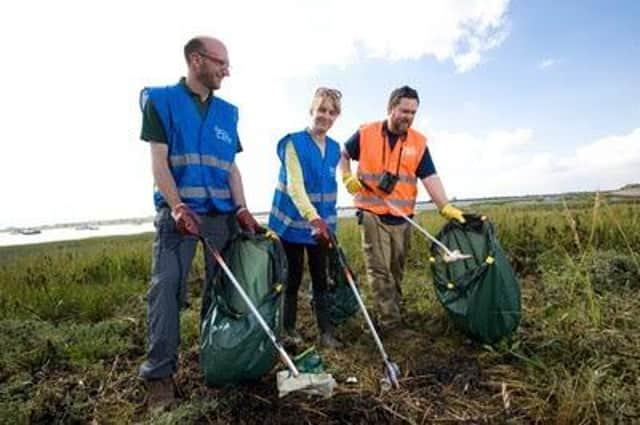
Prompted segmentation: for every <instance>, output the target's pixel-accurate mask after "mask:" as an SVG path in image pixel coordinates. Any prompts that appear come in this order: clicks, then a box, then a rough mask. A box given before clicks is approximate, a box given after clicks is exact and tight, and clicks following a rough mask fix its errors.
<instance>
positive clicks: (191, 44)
mask: <svg viewBox="0 0 640 425" xmlns="http://www.w3.org/2000/svg"><path fill="white" fill-rule="evenodd" d="M203 50H205V48H204V43H203V42H202V39H201V38H200V37H194V38H192V39H191V40H189V41H187V44H185V45H184V60H186V61H187V63H189V56H191V54H192V53H198V52H201V51H203Z"/></svg>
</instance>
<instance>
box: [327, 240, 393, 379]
mask: <svg viewBox="0 0 640 425" xmlns="http://www.w3.org/2000/svg"><path fill="white" fill-rule="evenodd" d="M330 236H331V243H332V244H333V245H334V246H335V247H336V251H337V252H338V260H339V262H340V266H341V267H342V269H343V270H344V273H345V275H346V276H347V281H348V282H349V286H350V287H351V290H352V291H353V294H354V295H355V296H356V299H357V300H358V304H359V305H360V310H361V311H362V314H363V315H364V318H365V320H366V322H367V325H368V326H369V329H370V330H371V334H372V335H373V339H374V341H375V342H376V345H377V346H378V351H380V355H381V356H382V362H383V367H384V378H383V379H382V380H381V381H382V384H383V386H386V387H393V388H400V382H399V381H398V378H399V376H400V367H398V365H397V364H396V363H394V362H393V361H392V360H391V358H390V357H389V355H388V354H387V352H386V351H385V349H384V346H383V345H382V341H381V340H380V337H379V336H378V332H376V328H375V326H373V322H372V321H371V318H370V317H369V313H368V312H367V308H366V307H365V306H364V303H363V302H362V297H360V292H359V291H358V288H357V287H356V284H355V279H354V278H353V273H352V272H351V269H350V268H349V266H348V265H347V261H346V259H345V258H344V254H343V253H342V251H341V250H339V249H337V248H338V241H337V239H336V237H335V235H334V234H333V233H330Z"/></svg>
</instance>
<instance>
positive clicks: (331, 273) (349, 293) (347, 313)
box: [327, 245, 360, 326]
mask: <svg viewBox="0 0 640 425" xmlns="http://www.w3.org/2000/svg"><path fill="white" fill-rule="evenodd" d="M340 258H342V260H343V262H344V264H345V265H346V266H347V267H348V265H347V258H346V256H345V255H344V251H343V250H342V248H340V247H339V246H337V245H334V246H332V247H331V248H330V249H329V257H328V261H327V263H328V265H327V266H328V269H329V270H328V274H327V276H328V278H329V285H328V286H329V289H328V297H329V320H330V321H331V323H332V324H333V325H334V326H340V325H342V324H343V323H344V322H346V321H347V319H349V318H350V317H351V316H353V315H354V314H356V312H357V311H358V310H359V308H360V306H359V305H358V299H357V298H356V296H355V294H354V293H353V290H352V289H351V285H349V281H348V280H347V276H346V275H345V273H344V269H343V267H342V265H341V263H340ZM351 275H352V276H353V279H354V281H355V282H354V283H355V284H356V286H357V285H358V283H357V278H356V276H355V274H354V273H353V272H351Z"/></svg>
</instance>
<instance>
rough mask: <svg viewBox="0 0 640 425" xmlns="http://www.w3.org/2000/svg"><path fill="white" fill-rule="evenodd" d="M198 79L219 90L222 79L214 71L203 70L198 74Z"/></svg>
mask: <svg viewBox="0 0 640 425" xmlns="http://www.w3.org/2000/svg"><path fill="white" fill-rule="evenodd" d="M198 81H200V83H201V84H202V85H203V86H205V87H206V88H208V89H209V90H218V89H219V88H220V81H221V79H219V78H217V76H216V75H215V74H214V73H212V72H201V73H199V74H198Z"/></svg>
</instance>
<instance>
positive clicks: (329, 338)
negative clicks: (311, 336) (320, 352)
mask: <svg viewBox="0 0 640 425" xmlns="http://www.w3.org/2000/svg"><path fill="white" fill-rule="evenodd" d="M320 345H321V346H323V347H325V348H333V349H334V350H339V349H340V348H342V347H344V344H343V343H342V342H340V341H339V340H338V339H337V338H336V337H335V336H333V334H332V333H330V332H324V333H323V334H322V335H320Z"/></svg>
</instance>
